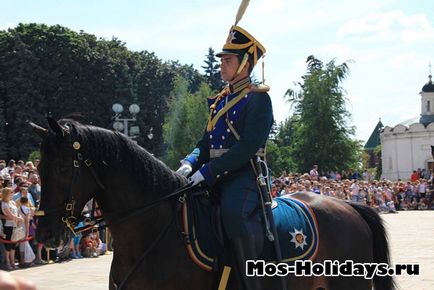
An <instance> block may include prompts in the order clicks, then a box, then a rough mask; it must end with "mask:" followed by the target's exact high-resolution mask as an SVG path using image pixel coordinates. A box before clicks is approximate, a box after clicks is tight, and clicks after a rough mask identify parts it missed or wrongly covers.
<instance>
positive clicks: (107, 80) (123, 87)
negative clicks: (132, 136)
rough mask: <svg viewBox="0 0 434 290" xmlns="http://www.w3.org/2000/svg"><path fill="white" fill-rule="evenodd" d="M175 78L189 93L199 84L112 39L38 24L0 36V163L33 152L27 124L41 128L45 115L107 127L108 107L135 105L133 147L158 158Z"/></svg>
mask: <svg viewBox="0 0 434 290" xmlns="http://www.w3.org/2000/svg"><path fill="white" fill-rule="evenodd" d="M177 76H182V77H184V78H186V79H187V80H188V82H189V86H190V87H191V88H192V89H198V88H199V86H200V83H201V82H202V81H203V77H202V76H201V75H200V74H199V73H198V71H197V70H195V69H193V67H192V66H188V65H181V64H179V63H178V62H173V61H167V62H163V61H161V60H160V59H159V58H158V57H157V56H156V55H155V54H154V53H151V52H148V51H141V52H132V51H129V50H128V49H127V48H126V47H125V44H124V43H122V42H121V41H120V40H118V39H116V38H113V39H111V40H104V39H97V38H96V37H95V36H94V35H91V34H87V33H85V32H83V31H80V32H74V31H72V30H70V29H68V28H65V27H62V26H60V25H54V26H47V25H44V24H19V25H18V26H17V27H16V28H14V29H9V30H7V31H0V142H1V144H2V146H1V149H0V158H2V159H6V158H15V159H22V158H25V157H27V156H28V154H29V153H30V152H32V151H33V150H36V149H37V148H38V143H39V141H40V140H39V138H38V137H37V136H36V135H35V134H33V133H32V132H30V130H28V128H27V126H26V124H25V122H26V121H27V120H31V121H33V122H36V123H39V124H41V125H45V117H46V116H47V115H50V116H52V117H54V118H62V117H67V116H71V115H75V118H76V119H77V118H78V120H79V121H82V122H84V123H87V124H94V125H97V126H101V127H105V128H111V127H112V123H113V121H112V116H113V112H112V110H111V107H112V105H113V104H114V103H121V104H122V105H123V106H124V107H126V108H128V106H129V105H130V104H132V103H137V104H138V105H139V106H140V108H141V111H140V113H139V114H138V115H137V125H138V126H139V127H140V132H141V134H140V136H139V138H138V143H139V144H140V145H142V146H144V147H145V148H146V149H148V150H149V151H151V152H153V153H154V154H156V155H162V154H163V153H164V147H163V146H162V144H163V143H164V142H163V131H162V126H163V121H164V118H165V114H166V112H167V110H168V100H169V94H170V92H171V91H172V88H173V84H174V79H175V77H177ZM126 111H128V110H126ZM77 116H80V117H77ZM148 133H152V136H153V138H148V137H147V136H148V135H149V136H150V134H148Z"/></svg>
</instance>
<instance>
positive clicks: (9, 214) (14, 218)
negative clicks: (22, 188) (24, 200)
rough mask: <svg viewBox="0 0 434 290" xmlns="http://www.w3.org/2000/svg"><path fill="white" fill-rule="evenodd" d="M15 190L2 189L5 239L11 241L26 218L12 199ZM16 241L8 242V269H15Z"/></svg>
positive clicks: (6, 246) (6, 245)
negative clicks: (15, 230) (21, 215)
mask: <svg viewBox="0 0 434 290" xmlns="http://www.w3.org/2000/svg"><path fill="white" fill-rule="evenodd" d="M12 195H13V190H12V189H11V188H10V187H6V188H3V189H2V202H1V209H2V212H3V215H4V217H5V220H6V222H5V224H4V227H3V231H4V234H5V235H6V238H5V240H6V241H11V237H12V232H13V229H14V228H15V227H17V225H18V224H20V223H23V222H24V219H23V218H22V217H20V216H19V215H18V208H17V206H16V205H15V202H14V201H13V200H12ZM15 247H16V244H15V243H6V244H5V248H6V269H8V270H12V269H15V268H16V267H15Z"/></svg>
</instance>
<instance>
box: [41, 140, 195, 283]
mask: <svg viewBox="0 0 434 290" xmlns="http://www.w3.org/2000/svg"><path fill="white" fill-rule="evenodd" d="M72 147H73V149H74V157H73V174H72V178H71V183H70V187H69V188H70V190H69V193H68V197H67V201H66V202H65V204H64V205H63V206H58V207H55V208H51V209H47V210H39V211H36V212H35V215H37V216H47V215H50V214H53V213H58V212H59V211H62V210H63V211H64V215H63V216H62V217H61V220H62V222H63V223H64V226H65V227H66V228H68V229H69V230H70V231H71V232H72V233H73V234H74V235H77V232H78V231H82V230H83V228H86V226H85V227H83V228H76V224H77V222H78V220H77V218H76V217H75V216H74V210H75V203H76V199H75V194H74V188H75V184H76V183H77V181H78V179H79V176H80V168H81V167H82V166H83V163H84V165H85V166H86V167H87V168H88V169H89V170H90V172H91V173H92V175H93V178H94V180H95V182H96V183H97V184H98V186H99V187H100V188H101V189H103V190H105V187H104V185H103V183H102V182H101V180H100V179H99V177H98V174H97V173H96V171H95V168H94V167H92V165H93V164H94V162H93V161H92V160H91V159H84V158H83V155H82V153H81V152H80V148H81V144H80V142H78V141H74V142H73V143H72ZM102 163H103V164H105V165H106V166H107V164H106V163H105V162H104V161H103V162H102ZM194 187H195V186H193V184H192V182H191V183H187V184H185V185H184V186H182V187H180V188H178V189H177V190H175V191H173V192H171V193H170V194H168V195H165V196H163V197H161V198H159V199H157V200H154V201H152V202H150V203H148V204H147V205H145V206H144V207H141V208H138V209H136V210H132V211H130V212H129V213H128V214H124V215H122V216H121V217H120V218H116V219H112V222H110V223H109V224H107V223H106V225H105V226H109V225H114V224H119V223H122V222H125V221H126V220H129V219H131V218H132V217H135V216H138V215H140V214H143V213H145V212H147V211H149V210H150V209H152V208H154V207H155V206H157V205H158V204H160V203H162V202H164V201H165V200H168V199H171V198H175V197H178V202H177V210H176V211H175V212H178V210H179V209H180V206H181V204H183V203H184V202H185V192H186V191H188V190H190V189H192V188H194ZM183 193H184V194H183ZM93 208H94V207H93ZM93 212H94V209H93V210H92V217H91V218H86V219H85V220H84V222H85V224H86V223H88V224H90V227H93V226H94V225H95V224H96V223H99V222H101V221H102V218H101V219H100V220H93ZM175 217H176V214H173V215H172V217H171V219H170V221H169V222H168V223H167V224H166V225H165V227H164V228H163V229H162V230H161V231H160V233H159V234H158V236H157V238H156V239H155V240H154V241H153V242H152V243H151V245H150V246H149V247H148V248H147V249H146V250H145V252H143V254H142V255H141V256H140V258H139V259H138V260H137V261H136V263H135V264H134V265H133V267H132V268H131V269H130V271H129V272H128V273H127V274H126V275H125V277H124V279H123V280H122V282H121V283H119V284H117V283H115V281H114V279H113V277H112V273H110V282H111V283H113V285H114V286H115V288H116V289H118V290H121V289H122V288H123V287H124V286H125V284H126V282H127V280H128V279H129V278H130V276H131V275H132V274H133V273H134V271H135V270H136V269H137V268H138V267H139V265H140V264H141V263H142V261H143V259H144V258H145V257H146V256H147V255H148V254H149V253H150V252H151V251H152V249H154V248H155V246H156V245H157V244H158V243H159V242H160V240H161V239H162V238H163V237H164V236H165V234H166V233H167V231H168V230H169V228H170V226H171V225H172V223H173V222H174V220H175ZM87 228H89V226H88V227H87Z"/></svg>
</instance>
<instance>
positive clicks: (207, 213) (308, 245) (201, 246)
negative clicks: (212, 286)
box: [182, 195, 319, 271]
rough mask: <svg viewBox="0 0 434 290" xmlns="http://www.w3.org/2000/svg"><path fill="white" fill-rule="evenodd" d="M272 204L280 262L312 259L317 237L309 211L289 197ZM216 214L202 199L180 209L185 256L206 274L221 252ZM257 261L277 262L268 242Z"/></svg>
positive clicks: (190, 200)
mask: <svg viewBox="0 0 434 290" xmlns="http://www.w3.org/2000/svg"><path fill="white" fill-rule="evenodd" d="M273 201H274V204H275V206H274V208H273V209H272V211H273V217H274V222H275V225H276V230H277V234H278V236H279V243H280V249H281V253H282V262H285V263H288V264H291V263H293V262H294V261H295V260H307V259H313V258H314V256H315V254H316V252H317V249H318V245H319V243H318V242H319V240H318V239H319V233H318V225H317V221H316V217H315V214H314V213H313V211H312V209H310V208H309V207H308V206H307V205H306V204H305V203H304V202H303V201H301V200H298V199H296V198H293V197H291V195H287V196H284V197H278V198H275V199H273ZM218 213H219V210H218V208H217V205H216V204H215V203H213V202H212V201H211V199H210V198H209V197H207V196H205V195H192V196H190V197H189V198H186V199H185V202H184V203H183V205H182V232H183V235H184V241H185V245H186V249H187V252H188V254H189V256H190V257H191V259H192V260H193V262H194V263H195V264H196V265H198V266H199V267H200V268H202V269H203V270H206V271H213V270H216V269H217V267H218V263H217V259H218V257H219V255H221V254H222V252H221V251H222V249H223V250H224V247H222V239H223V238H222V237H221V230H220V229H219V228H221V223H220V221H221V218H220V217H219V216H218ZM219 233H220V234H219ZM259 257H260V259H261V260H265V261H267V262H276V255H275V251H274V246H273V244H272V243H271V242H269V241H268V240H267V239H265V243H264V247H263V250H262V253H260V255H259Z"/></svg>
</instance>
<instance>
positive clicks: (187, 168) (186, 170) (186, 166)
mask: <svg viewBox="0 0 434 290" xmlns="http://www.w3.org/2000/svg"><path fill="white" fill-rule="evenodd" d="M181 164H182V165H181V167H179V168H178V170H176V173H178V174H181V175H182V176H185V177H187V176H188V175H189V174H190V173H191V171H192V170H193V168H192V167H191V163H190V162H188V161H185V160H182V161H181Z"/></svg>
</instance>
